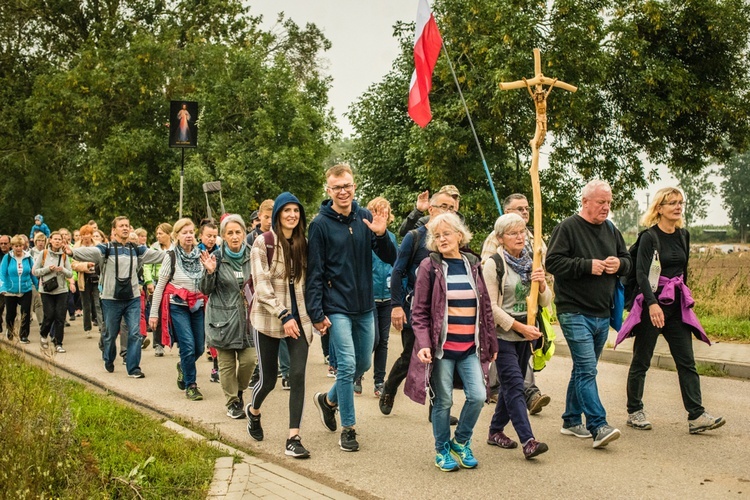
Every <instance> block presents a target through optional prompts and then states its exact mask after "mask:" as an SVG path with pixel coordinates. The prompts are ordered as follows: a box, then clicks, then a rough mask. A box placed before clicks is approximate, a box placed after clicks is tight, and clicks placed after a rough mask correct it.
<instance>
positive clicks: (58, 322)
mask: <svg viewBox="0 0 750 500" xmlns="http://www.w3.org/2000/svg"><path fill="white" fill-rule="evenodd" d="M42 307H43V308H44V323H42V327H41V329H40V331H39V333H40V334H41V336H42V337H46V336H48V335H49V334H50V330H52V334H53V335H54V337H53V338H52V339H51V340H52V343H53V344H55V345H62V344H63V338H64V337H65V313H66V312H67V311H66V309H67V307H68V292H65V293H58V294H54V295H53V294H51V293H43V294H42ZM53 325H54V329H53Z"/></svg>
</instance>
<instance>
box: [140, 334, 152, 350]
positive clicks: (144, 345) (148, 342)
mask: <svg viewBox="0 0 750 500" xmlns="http://www.w3.org/2000/svg"><path fill="white" fill-rule="evenodd" d="M150 345H151V339H149V338H148V337H143V341H142V342H141V350H143V349H146V348H147V347H148V346H150Z"/></svg>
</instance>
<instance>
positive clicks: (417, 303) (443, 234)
mask: <svg viewBox="0 0 750 500" xmlns="http://www.w3.org/2000/svg"><path fill="white" fill-rule="evenodd" d="M469 241H471V233H470V232H469V230H468V229H466V226H464V224H463V223H462V222H461V219H459V218H458V216H457V215H456V214H454V213H443V214H440V215H438V216H436V217H434V218H431V219H430V222H429V223H428V224H427V240H426V244H427V249H428V250H431V251H432V253H431V254H430V256H429V257H428V258H425V259H424V260H423V261H422V262H421V263H420V264H419V270H418V271H417V281H416V284H415V287H414V301H413V305H412V316H411V317H412V326H413V328H414V339H415V340H414V350H413V351H412V358H411V362H410V364H409V373H408V375H407V378H406V384H405V386H404V393H405V394H406V395H407V396H409V398H411V399H412V400H413V401H415V402H417V403H420V404H424V401H425V397H426V395H427V388H426V381H430V386H431V388H432V390H433V392H434V394H435V401H434V406H433V410H432V432H433V435H434V437H435V451H436V452H437V454H436V456H435V466H436V467H437V468H438V469H440V470H442V471H445V472H448V471H453V470H456V469H458V468H459V466H460V467H463V468H466V469H471V468H474V467H476V466H477V463H478V462H477V460H476V458H474V454H473V452H472V449H471V437H472V435H473V433H474V426H475V425H476V423H477V420H478V419H479V414H480V413H481V411H482V407H483V406H484V401H485V400H486V399H487V397H488V387H487V371H488V367H489V363H490V362H492V361H494V360H495V358H496V357H497V338H496V337H495V329H494V328H493V324H494V322H493V319H492V304H491V303H490V297H489V295H488V293H487V287H486V285H485V283H484V278H483V277H482V272H481V266H480V262H479V259H478V258H477V257H476V256H475V255H472V254H469V253H464V252H461V251H460V248H462V247H463V246H465V245H468V243H469ZM454 373H458V375H459V376H460V377H461V381H462V382H463V386H464V393H465V394H466V402H465V403H464V406H463V408H462V410H461V416H460V418H459V419H458V425H457V426H456V431H455V434H454V437H453V439H451V426H450V409H451V407H452V406H453V383H454Z"/></svg>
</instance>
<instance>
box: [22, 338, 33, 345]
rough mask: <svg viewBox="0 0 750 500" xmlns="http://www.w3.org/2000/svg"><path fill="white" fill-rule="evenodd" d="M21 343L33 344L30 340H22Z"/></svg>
mask: <svg viewBox="0 0 750 500" xmlns="http://www.w3.org/2000/svg"><path fill="white" fill-rule="evenodd" d="M20 342H21V343H22V344H30V343H31V342H30V341H29V339H21V340H20Z"/></svg>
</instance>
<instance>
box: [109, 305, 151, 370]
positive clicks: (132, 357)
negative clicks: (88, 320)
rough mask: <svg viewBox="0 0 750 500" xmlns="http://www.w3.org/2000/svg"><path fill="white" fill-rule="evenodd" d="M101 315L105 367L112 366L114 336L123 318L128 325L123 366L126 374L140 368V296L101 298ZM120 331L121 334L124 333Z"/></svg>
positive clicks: (113, 359)
mask: <svg viewBox="0 0 750 500" xmlns="http://www.w3.org/2000/svg"><path fill="white" fill-rule="evenodd" d="M102 315H104V321H105V324H106V328H105V329H104V331H103V332H102V346H103V349H102V359H104V366H105V367H114V363H115V359H116V357H117V346H116V345H115V338H116V337H117V333H118V332H119V331H120V322H121V321H122V320H123V319H124V320H125V324H126V325H127V327H128V331H127V335H128V352H127V355H126V356H125V366H126V368H127V370H128V375H132V374H133V372H134V371H135V370H136V369H140V368H141V342H142V341H143V337H141V298H140V297H135V298H132V299H130V300H114V299H102ZM124 334H125V332H122V333H121V335H124Z"/></svg>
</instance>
